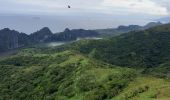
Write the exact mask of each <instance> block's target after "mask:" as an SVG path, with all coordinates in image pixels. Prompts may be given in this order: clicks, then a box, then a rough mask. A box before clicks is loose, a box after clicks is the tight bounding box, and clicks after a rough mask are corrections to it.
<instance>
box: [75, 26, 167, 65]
mask: <svg viewBox="0 0 170 100" xmlns="http://www.w3.org/2000/svg"><path fill="white" fill-rule="evenodd" d="M73 47H74V49H76V50H77V49H78V50H79V51H80V52H82V53H85V54H90V53H92V51H93V50H94V49H95V55H96V56H94V58H97V59H100V60H102V61H105V62H108V63H111V64H114V65H119V66H131V67H156V66H159V65H160V64H162V63H165V62H167V61H170V25H169V24H167V25H162V26H159V27H155V28H151V29H148V30H145V31H139V32H130V33H127V34H123V35H121V36H118V37H114V38H111V39H107V40H91V41H82V42H79V43H77V44H76V43H75V44H73ZM73 47H72V48H73Z"/></svg>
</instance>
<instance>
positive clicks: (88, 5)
mask: <svg viewBox="0 0 170 100" xmlns="http://www.w3.org/2000/svg"><path fill="white" fill-rule="evenodd" d="M169 3H170V2H169V1H168V0H1V1H0V9H1V10H0V11H1V12H2V11H3V10H4V11H6V12H8V11H9V12H19V13H28V12H30V13H31V12H32V13H40V12H41V13H53V14H56V13H57V14H62V13H71V12H76V13H83V12H94V13H109V14H147V15H153V16H165V15H169V11H168V8H170V7H168V6H167V5H169ZM67 5H71V7H72V8H71V9H69V10H68V9H67ZM169 10H170V9H169Z"/></svg>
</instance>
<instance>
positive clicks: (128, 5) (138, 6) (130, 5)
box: [103, 0, 168, 15]
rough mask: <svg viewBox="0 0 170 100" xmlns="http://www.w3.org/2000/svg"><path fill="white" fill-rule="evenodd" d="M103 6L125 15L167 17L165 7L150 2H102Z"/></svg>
mask: <svg viewBox="0 0 170 100" xmlns="http://www.w3.org/2000/svg"><path fill="white" fill-rule="evenodd" d="M103 5H104V6H107V7H110V8H112V9H115V10H117V11H120V12H121V13H122V12H125V13H142V14H150V15H168V10H167V8H166V7H164V6H162V5H160V4H158V3H157V2H154V1H151V0H104V1H103Z"/></svg>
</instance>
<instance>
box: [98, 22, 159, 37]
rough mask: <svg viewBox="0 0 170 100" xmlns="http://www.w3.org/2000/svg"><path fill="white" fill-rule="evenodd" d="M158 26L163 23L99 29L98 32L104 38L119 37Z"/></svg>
mask: <svg viewBox="0 0 170 100" xmlns="http://www.w3.org/2000/svg"><path fill="white" fill-rule="evenodd" d="M158 25H162V23H161V22H150V23H148V24H146V25H144V26H139V25H129V26H124V25H121V26H118V27H117V28H109V29H98V30H96V31H97V32H98V33H99V34H101V35H102V36H117V35H120V34H122V33H127V32H130V31H140V30H145V29H148V28H151V27H155V26H158Z"/></svg>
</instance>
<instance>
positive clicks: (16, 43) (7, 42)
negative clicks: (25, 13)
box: [0, 22, 162, 52]
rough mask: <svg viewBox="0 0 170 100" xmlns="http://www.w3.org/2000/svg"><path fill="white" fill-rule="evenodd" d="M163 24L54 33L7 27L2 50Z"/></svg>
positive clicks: (1, 33) (0, 39)
mask: <svg viewBox="0 0 170 100" xmlns="http://www.w3.org/2000/svg"><path fill="white" fill-rule="evenodd" d="M158 25H162V23H160V22H151V23H148V24H147V25H145V26H139V25H129V26H123V25H122V26H119V27H118V28H113V29H99V30H84V29H73V30H70V29H68V28H66V29H65V30H64V31H63V32H60V33H52V32H51V30H50V29H49V28H48V27H44V28H42V29H40V30H39V31H37V32H34V33H32V34H30V35H28V34H25V33H19V32H18V31H15V30H10V29H9V28H5V29H2V30H0V52H5V51H7V50H11V49H17V48H20V47H25V46H29V45H34V44H38V43H49V42H59V41H73V40H77V39H78V38H87V37H101V36H117V35H120V34H122V33H126V32H130V31H138V30H145V29H148V28H151V27H154V26H158Z"/></svg>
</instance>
